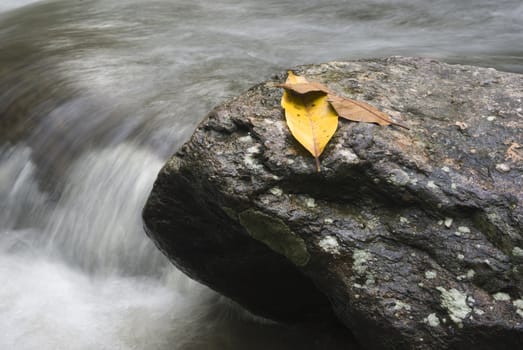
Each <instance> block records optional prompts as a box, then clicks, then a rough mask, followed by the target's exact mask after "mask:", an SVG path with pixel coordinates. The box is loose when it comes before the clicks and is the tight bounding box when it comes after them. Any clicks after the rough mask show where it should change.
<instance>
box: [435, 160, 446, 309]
mask: <svg viewBox="0 0 523 350" xmlns="http://www.w3.org/2000/svg"><path fill="white" fill-rule="evenodd" d="M441 170H443V171H444V172H446V173H448V172H449V171H450V168H449V167H448V166H444V167H443V168H441ZM432 315H433V314H432Z"/></svg>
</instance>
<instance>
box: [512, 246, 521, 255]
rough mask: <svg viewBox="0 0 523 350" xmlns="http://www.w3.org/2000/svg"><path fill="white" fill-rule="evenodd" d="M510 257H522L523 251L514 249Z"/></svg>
mask: <svg viewBox="0 0 523 350" xmlns="http://www.w3.org/2000/svg"><path fill="white" fill-rule="evenodd" d="M512 255H514V256H518V257H523V249H521V248H520V247H514V248H513V249H512Z"/></svg>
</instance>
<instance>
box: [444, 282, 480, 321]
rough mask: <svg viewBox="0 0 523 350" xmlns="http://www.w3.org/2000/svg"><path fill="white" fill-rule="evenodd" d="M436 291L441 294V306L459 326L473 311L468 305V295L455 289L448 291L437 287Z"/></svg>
mask: <svg viewBox="0 0 523 350" xmlns="http://www.w3.org/2000/svg"><path fill="white" fill-rule="evenodd" d="M436 289H437V290H439V291H440V293H441V306H442V307H444V308H445V309H447V311H448V313H449V316H450V319H451V320H452V321H454V323H456V324H458V326H459V325H460V324H461V322H462V321H463V320H464V319H465V317H467V315H468V314H469V313H470V312H471V311H472V309H471V308H470V307H469V306H468V305H467V295H466V294H464V293H462V292H460V291H459V290H457V289H455V288H452V289H450V290H446V289H445V288H443V287H437V288H436Z"/></svg>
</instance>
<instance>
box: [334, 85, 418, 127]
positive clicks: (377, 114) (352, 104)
mask: <svg viewBox="0 0 523 350" xmlns="http://www.w3.org/2000/svg"><path fill="white" fill-rule="evenodd" d="M328 100H329V102H330V104H331V105H332V107H333V108H334V110H335V111H336V113H338V115H339V116H340V117H342V118H345V119H348V120H352V121H355V122H364V123H376V124H379V125H383V126H385V125H390V124H393V125H397V126H400V127H402V128H405V129H408V127H406V126H405V125H402V124H399V123H396V122H395V121H393V120H392V118H391V117H389V116H388V115H387V114H385V113H383V112H382V111H380V110H378V109H377V108H376V107H374V106H371V105H370V104H368V103H365V102H361V101H356V100H352V99H350V98H344V97H340V96H338V95H334V94H329V95H328Z"/></svg>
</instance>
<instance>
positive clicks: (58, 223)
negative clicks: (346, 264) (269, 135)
mask: <svg viewBox="0 0 523 350" xmlns="http://www.w3.org/2000/svg"><path fill="white" fill-rule="evenodd" d="M522 33H523V3H521V1H520V0H499V1H487V0H470V1H468V0H463V1H454V0H435V1H421V0H419V1H418V0H398V1H392V0H390V1H386V0H363V1H355V0H346V1H342V0H337V1H336V0H326V1H320V0H304V1H289V0H278V1H275V0H267V1H257V0H243V1H233V0H214V1H203V0H170V1H169V0H157V1H154V0H83V1H80V0H49V1H45V0H41V1H37V0H0V284H1V287H0V349H20V350H22V349H31V350H33V349H35V350H36V349H38V350H47V349H73V350H76V349H153V350H157V349H158V350H159V349H211V350H212V349H267V348H273V349H298V348H299V349H328V348H332V349H334V348H336V346H334V345H332V344H331V345H328V344H329V343H328V340H325V339H324V338H322V336H321V335H319V334H315V333H314V332H308V331H303V330H299V329H295V328H289V327H285V326H282V325H277V324H274V323H270V322H267V321H264V320H260V319H257V318H255V317H253V316H251V315H249V314H247V313H246V312H244V311H242V310H241V309H240V308H238V307H237V306H235V305H233V304H232V303H230V302H228V301H227V300H225V299H224V298H222V297H220V296H217V295H216V294H215V293H213V292H212V291H210V290H209V289H207V288H206V287H203V286H201V285H199V284H198V283H196V282H193V281H191V280H189V279H188V278H186V277H185V276H184V275H182V274H181V273H180V272H179V271H177V270H176V269H175V268H174V267H172V266H171V265H170V264H169V263H168V262H167V261H166V259H165V258H164V257H163V256H162V255H161V254H160V253H159V252H158V251H157V250H156V249H155V247H154V246H153V245H152V244H151V243H150V242H149V241H148V239H147V238H146V237H145V235H144V233H143V230H142V226H141V219H140V210H141V208H142V206H143V204H144V201H145V199H146V197H147V194H148V192H149V190H150V188H151V186H152V182H153V181H154V178H155V176H156V173H157V172H158V170H159V169H160V167H161V165H162V163H163V162H164V161H165V160H166V159H167V158H168V156H169V155H170V154H171V153H173V152H174V151H175V150H176V149H177V147H179V146H180V145H181V143H183V142H184V141H185V140H186V139H187V138H188V137H189V136H190V134H191V132H192V130H193V129H194V127H195V126H196V124H197V123H198V122H199V121H200V120H201V118H202V117H203V116H204V115H205V113H206V112H207V111H208V110H209V109H210V108H211V107H212V106H213V105H215V104H217V103H219V102H220V101H223V100H224V99H226V98H228V97H230V96H233V95H235V94H238V93H240V92H241V91H242V90H244V89H246V88H248V87H249V86H250V85H253V84H255V83H256V82H259V81H262V80H263V79H265V78H267V77H269V76H270V75H271V74H273V73H275V72H278V71H280V70H283V69H285V68H288V67H291V66H294V65H297V64H302V63H312V62H321V61H328V60H336V59H354V58H361V57H377V56H386V55H396V54H400V55H415V56H430V57H435V58H440V59H443V60H446V61H449V62H459V63H473V64H479V65H484V66H492V67H496V68H498V69H502V70H509V71H514V72H523V46H521V43H522V42H523V34H522Z"/></svg>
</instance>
